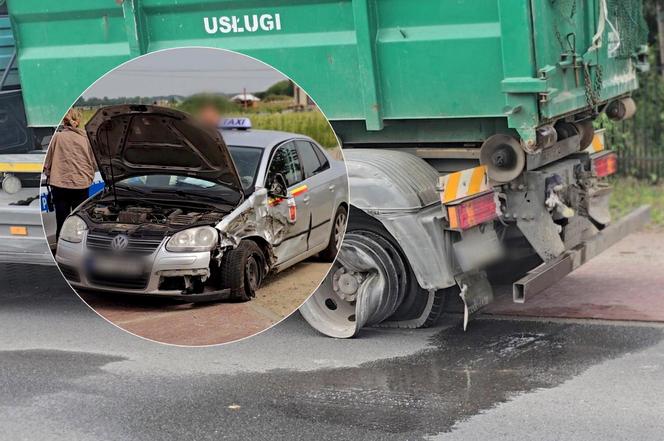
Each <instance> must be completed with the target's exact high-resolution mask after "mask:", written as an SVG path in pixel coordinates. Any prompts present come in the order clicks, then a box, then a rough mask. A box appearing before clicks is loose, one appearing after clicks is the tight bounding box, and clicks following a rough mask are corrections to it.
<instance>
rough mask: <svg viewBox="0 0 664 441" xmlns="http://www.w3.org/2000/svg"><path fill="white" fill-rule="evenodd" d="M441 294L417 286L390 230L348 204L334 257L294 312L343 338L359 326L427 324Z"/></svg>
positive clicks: (439, 306)
mask: <svg viewBox="0 0 664 441" xmlns="http://www.w3.org/2000/svg"><path fill="white" fill-rule="evenodd" d="M445 294H446V292H445V291H437V292H428V291H426V290H424V289H422V288H421V287H420V286H419V284H418V282H417V279H416V277H415V274H414V273H413V270H412V268H411V267H410V264H409V263H408V260H407V259H406V257H405V256H404V254H403V251H402V250H401V247H399V245H398V243H397V242H396V241H395V240H394V238H393V237H392V235H391V234H390V233H389V232H388V231H387V230H386V229H385V228H384V227H383V226H382V224H380V222H378V221H376V220H375V219H373V218H371V217H370V216H368V215H366V214H365V213H363V212H361V211H359V210H354V209H353V210H352V211H351V213H350V216H349V223H348V231H347V232H346V236H345V237H344V240H343V243H342V245H341V249H340V251H339V255H338V256H337V260H336V261H335V263H334V264H333V265H332V268H331V269H330V272H329V273H328V275H327V277H326V278H325V280H324V281H323V283H322V284H321V286H320V287H319V288H318V290H317V291H316V292H315V293H314V295H313V296H312V297H310V298H309V300H308V301H307V302H306V303H305V304H304V305H303V306H302V307H301V308H300V312H301V313H302V316H303V317H304V318H305V320H307V322H309V324H310V325H311V326H312V327H314V328H315V329H317V330H318V331H319V332H321V333H323V334H325V335H328V336H331V337H336V338H349V337H353V336H355V335H357V334H358V333H359V331H360V329H362V328H363V327H365V326H389V327H401V328H421V327H426V326H430V325H432V324H433V323H435V321H436V320H437V319H438V317H439V316H440V313H441V311H442V307H443V301H444V298H445Z"/></svg>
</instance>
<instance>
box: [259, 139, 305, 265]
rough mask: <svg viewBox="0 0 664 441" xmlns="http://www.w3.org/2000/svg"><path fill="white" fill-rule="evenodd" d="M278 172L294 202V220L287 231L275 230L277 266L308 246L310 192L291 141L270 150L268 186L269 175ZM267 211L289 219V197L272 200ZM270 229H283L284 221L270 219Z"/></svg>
mask: <svg viewBox="0 0 664 441" xmlns="http://www.w3.org/2000/svg"><path fill="white" fill-rule="evenodd" d="M277 173H280V174H281V175H282V176H283V177H284V178H285V180H286V184H287V185H288V192H289V194H290V195H291V196H292V200H293V202H294V203H295V210H294V212H295V213H294V214H295V221H294V222H293V223H288V224H287V226H286V231H285V232H284V233H283V234H276V231H275V237H280V240H279V242H278V243H275V244H273V245H274V253H275V255H276V257H277V264H278V265H279V264H282V263H285V262H288V261H289V260H291V259H294V258H296V257H298V256H300V255H301V254H303V253H305V252H306V251H307V249H308V246H307V239H308V235H309V218H310V212H311V209H310V205H309V203H310V195H309V194H308V191H307V186H306V184H304V182H303V181H304V173H303V171H302V164H301V162H300V158H299V155H298V152H297V148H296V147H295V143H294V142H292V141H290V142H286V143H284V144H282V145H281V146H279V147H278V148H277V149H275V151H274V152H273V154H272V157H271V158H270V165H269V166H268V172H267V176H266V180H265V186H266V187H269V183H270V182H271V180H272V177H273V176H274V175H276V174H277ZM269 210H270V211H271V212H272V214H273V215H274V216H275V217H276V218H278V219H282V220H283V219H288V218H289V216H290V209H289V206H288V200H286V199H284V200H276V201H274V202H273V204H272V205H271V206H270V209H269ZM273 228H274V229H275V230H276V229H278V228H283V222H280V221H277V222H273Z"/></svg>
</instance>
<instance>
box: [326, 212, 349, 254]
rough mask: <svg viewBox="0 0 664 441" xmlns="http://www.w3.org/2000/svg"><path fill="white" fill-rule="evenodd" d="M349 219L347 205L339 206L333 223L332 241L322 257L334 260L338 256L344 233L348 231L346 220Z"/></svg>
mask: <svg viewBox="0 0 664 441" xmlns="http://www.w3.org/2000/svg"><path fill="white" fill-rule="evenodd" d="M347 221H348V211H347V210H346V207H343V206H341V207H339V208H338V209H337V212H336V214H335V215H334V221H333V224H332V231H330V241H329V242H328V244H327V248H325V249H324V250H323V251H322V252H321V253H320V257H321V259H322V260H324V261H326V262H332V261H334V259H335V258H336V257H337V253H338V252H339V248H340V247H341V241H342V240H343V238H344V233H345V232H346V222H347Z"/></svg>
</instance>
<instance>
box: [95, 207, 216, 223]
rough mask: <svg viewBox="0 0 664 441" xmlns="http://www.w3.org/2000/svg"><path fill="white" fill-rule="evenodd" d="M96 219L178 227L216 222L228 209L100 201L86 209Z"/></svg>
mask: <svg viewBox="0 0 664 441" xmlns="http://www.w3.org/2000/svg"><path fill="white" fill-rule="evenodd" d="M85 211H86V214H87V215H88V217H89V218H90V220H92V221H93V222H95V223H100V224H101V223H120V224H131V225H139V224H153V225H163V226H167V227H171V228H178V227H183V226H188V225H195V224H213V223H216V222H218V221H220V220H221V219H222V218H223V217H224V215H225V213H223V212H220V211H217V210H210V209H209V208H207V207H182V206H180V207H172V206H168V205H162V204H157V203H148V202H144V201H141V202H140V203H137V202H136V201H119V202H117V203H116V202H114V201H109V202H107V203H104V202H99V203H96V204H94V205H92V206H90V207H88V208H87V209H86V210H85Z"/></svg>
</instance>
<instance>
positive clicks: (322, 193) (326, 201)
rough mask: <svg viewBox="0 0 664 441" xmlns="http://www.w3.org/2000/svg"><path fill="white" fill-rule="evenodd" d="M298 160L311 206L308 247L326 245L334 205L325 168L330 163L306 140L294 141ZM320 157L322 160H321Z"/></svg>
mask: <svg viewBox="0 0 664 441" xmlns="http://www.w3.org/2000/svg"><path fill="white" fill-rule="evenodd" d="M295 145H296V147H297V151H298V155H299V157H300V162H301V163H302V168H303V171H304V178H305V179H304V183H305V184H306V185H307V189H308V193H309V195H310V196H309V197H310V200H309V204H310V207H311V219H310V223H311V232H310V234H309V249H311V248H314V247H317V246H319V245H322V244H325V245H327V242H328V240H329V239H330V231H331V228H332V218H333V217H334V212H335V209H336V207H335V206H334V193H333V192H332V191H331V190H334V188H332V189H330V188H329V187H330V186H333V185H334V184H333V183H332V182H329V177H328V176H327V173H325V172H326V170H329V168H330V164H329V162H328V161H327V159H326V158H325V155H323V154H322V152H316V150H315V149H317V148H319V147H318V146H315V145H314V144H312V143H311V142H309V141H307V140H297V141H295ZM321 158H322V159H323V161H321Z"/></svg>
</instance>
